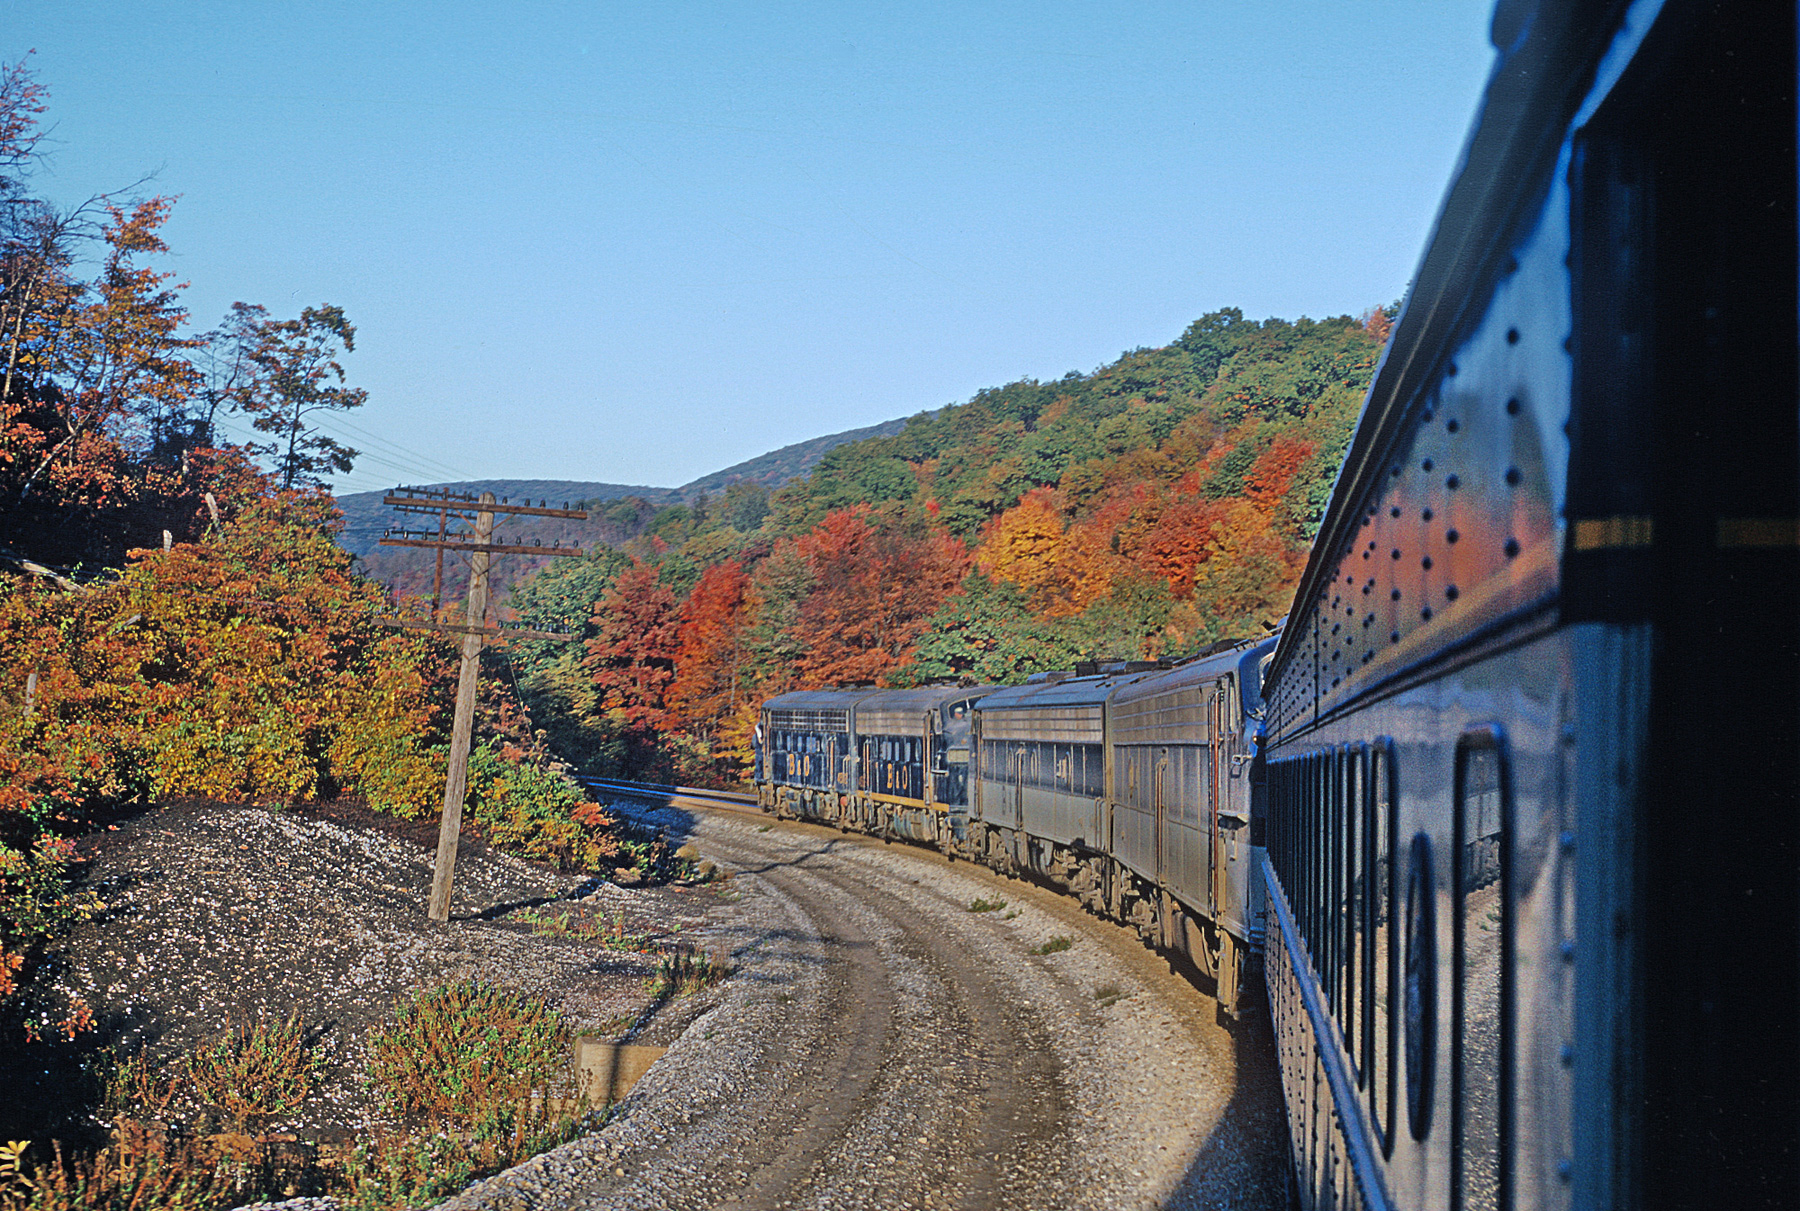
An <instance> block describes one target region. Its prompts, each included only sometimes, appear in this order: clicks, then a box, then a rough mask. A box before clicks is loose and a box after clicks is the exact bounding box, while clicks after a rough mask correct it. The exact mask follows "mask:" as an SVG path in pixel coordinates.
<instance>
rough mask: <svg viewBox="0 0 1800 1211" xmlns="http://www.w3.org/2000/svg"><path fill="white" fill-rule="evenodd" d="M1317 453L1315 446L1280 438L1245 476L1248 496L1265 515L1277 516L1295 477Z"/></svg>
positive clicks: (1246, 494)
mask: <svg viewBox="0 0 1800 1211" xmlns="http://www.w3.org/2000/svg"><path fill="white" fill-rule="evenodd" d="M1315 449H1317V447H1316V446H1314V445H1313V443H1312V442H1309V441H1300V440H1298V439H1296V438H1292V437H1282V438H1277V439H1276V440H1275V441H1274V442H1272V443H1270V445H1269V448H1268V449H1267V450H1264V451H1263V452H1262V454H1261V455H1260V456H1259V457H1258V458H1257V460H1256V461H1255V462H1254V463H1252V464H1250V469H1249V470H1248V471H1246V472H1244V495H1245V496H1246V497H1248V498H1249V500H1250V503H1251V504H1253V505H1255V506H1256V507H1257V508H1258V509H1261V510H1262V511H1263V512H1264V513H1266V514H1270V515H1273V514H1274V512H1275V510H1276V508H1277V506H1279V505H1280V504H1281V499H1282V497H1284V496H1286V495H1287V491H1288V488H1289V487H1290V486H1292V484H1293V482H1294V476H1295V475H1296V474H1297V473H1298V472H1299V470H1300V468H1301V467H1303V466H1305V465H1306V460H1307V459H1309V458H1311V457H1312V456H1313V451H1314V450H1315Z"/></svg>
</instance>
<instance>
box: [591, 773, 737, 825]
mask: <svg viewBox="0 0 1800 1211" xmlns="http://www.w3.org/2000/svg"><path fill="white" fill-rule="evenodd" d="M575 781H577V782H579V783H581V785H583V786H585V787H587V788H588V789H590V790H597V791H605V792H607V793H608V794H613V795H620V796H623V797H625V798H628V799H636V800H639V801H641V802H644V803H655V804H657V805H658V806H662V807H686V808H702V809H705V810H708V811H728V812H741V813H743V814H744V815H748V816H760V815H762V814H763V811H762V809H761V808H759V807H757V806H756V796H754V795H746V794H743V793H741V792H739V791H712V790H702V789H701V788H700V787H697V786H669V785H667V784H665V783H661V782H624V781H619V780H616V779H612V778H589V777H585V776H582V775H579V774H578V775H576V776H575Z"/></svg>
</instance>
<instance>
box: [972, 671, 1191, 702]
mask: <svg viewBox="0 0 1800 1211" xmlns="http://www.w3.org/2000/svg"><path fill="white" fill-rule="evenodd" d="M1168 673H1169V670H1167V669H1148V670H1143V671H1140V672H1136V673H1108V674H1104V675H1101V676H1098V677H1074V676H1070V675H1068V674H1062V673H1051V674H1049V675H1048V676H1046V675H1044V674H1042V673H1040V674H1038V676H1039V677H1043V678H1044V679H1043V680H1041V681H1037V680H1033V681H1028V682H1026V683H1025V684H1024V685H1013V686H1008V687H1006V688H1005V689H1002V690H997V691H995V692H994V693H992V694H989V695H988V696H987V697H985V698H983V699H982V700H981V701H980V702H977V703H976V704H975V709H976V710H978V711H994V710H1018V709H1026V710H1029V709H1033V708H1038V707H1058V706H1091V705H1096V704H1099V703H1102V702H1105V701H1106V700H1107V698H1108V697H1110V696H1111V695H1112V693H1113V691H1114V690H1116V689H1118V688H1119V687H1120V686H1124V685H1131V684H1133V683H1134V682H1139V681H1144V680H1147V679H1148V678H1151V677H1166V676H1168Z"/></svg>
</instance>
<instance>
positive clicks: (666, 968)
mask: <svg viewBox="0 0 1800 1211" xmlns="http://www.w3.org/2000/svg"><path fill="white" fill-rule="evenodd" d="M731 970H732V968H731V963H730V961H729V960H727V959H725V958H723V957H721V956H718V955H712V954H707V953H706V952H705V951H698V950H691V949H689V948H687V947H685V946H684V947H681V948H679V949H677V950H670V951H665V952H663V954H662V955H661V956H660V957H659V958H658V959H657V960H656V974H655V975H654V976H652V977H651V978H650V995H651V996H653V997H685V996H689V995H691V994H692V993H696V992H699V991H700V990H701V989H703V988H710V987H712V986H713V985H714V984H717V983H718V982H719V981H720V980H723V979H724V978H725V977H726V976H728V975H730V974H731Z"/></svg>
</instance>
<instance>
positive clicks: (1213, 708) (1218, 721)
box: [1205, 689, 1225, 921]
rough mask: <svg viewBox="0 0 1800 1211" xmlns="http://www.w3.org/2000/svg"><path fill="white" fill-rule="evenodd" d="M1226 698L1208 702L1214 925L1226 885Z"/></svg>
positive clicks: (1215, 696) (1209, 897) (1209, 895)
mask: <svg viewBox="0 0 1800 1211" xmlns="http://www.w3.org/2000/svg"><path fill="white" fill-rule="evenodd" d="M1224 708H1225V695H1224V694H1223V693H1221V692H1220V691H1219V690H1217V689H1214V690H1213V692H1212V693H1211V694H1210V695H1208V696H1207V700H1206V728H1207V737H1206V774H1205V777H1206V813H1207V814H1206V819H1207V847H1208V849H1207V854H1208V859H1209V861H1208V863H1207V870H1208V878H1207V880H1206V907H1207V912H1208V915H1210V916H1211V917H1212V919H1213V920H1214V921H1217V920H1218V919H1219V885H1220V884H1221V883H1223V882H1224V881H1225V870H1224V865H1225V855H1224V852H1223V848H1222V847H1221V846H1220V844H1219V813H1220V812H1221V811H1223V810H1224V805H1223V804H1222V803H1220V802H1219V795H1220V792H1221V791H1222V790H1223V789H1224V788H1222V787H1221V786H1220V785H1219V759H1220V757H1221V756H1222V750H1223V745H1224V735H1225V719H1224Z"/></svg>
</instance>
